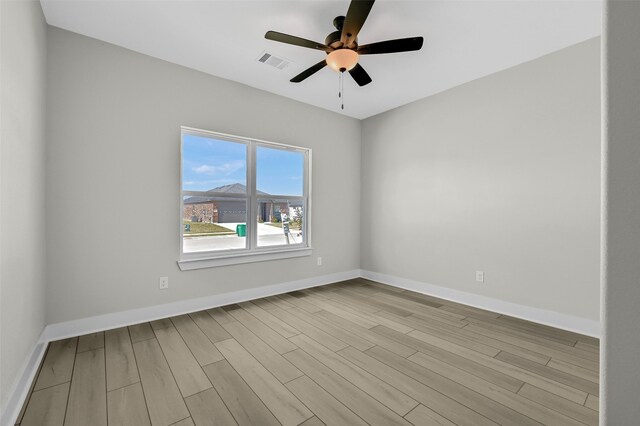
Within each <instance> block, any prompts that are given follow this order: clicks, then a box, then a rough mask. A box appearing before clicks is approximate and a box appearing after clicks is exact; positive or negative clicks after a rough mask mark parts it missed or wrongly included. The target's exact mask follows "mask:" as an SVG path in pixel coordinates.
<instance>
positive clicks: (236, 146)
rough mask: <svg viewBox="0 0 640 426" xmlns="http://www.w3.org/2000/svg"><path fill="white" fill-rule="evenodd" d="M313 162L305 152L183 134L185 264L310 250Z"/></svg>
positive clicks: (191, 131)
mask: <svg viewBox="0 0 640 426" xmlns="http://www.w3.org/2000/svg"><path fill="white" fill-rule="evenodd" d="M309 157H310V150H308V149H306V148H298V147H292V146H286V145H281V144H274V143H269V142H264V141H256V140H251V139H246V138H241V137H236V136H228V135H221V134H218V133H214V132H207V131H201V130H195V129H188V128H183V129H182V161H181V165H182V172H181V178H182V197H181V239H180V241H181V251H180V258H181V259H182V260H190V259H207V258H211V259H215V258H217V257H221V256H222V257H228V256H235V255H243V256H245V255H251V253H257V254H258V253H264V252H273V251H274V250H276V251H286V250H295V249H304V248H308V247H309V238H308V229H309V224H308V222H309V221H308V218H307V217H305V215H304V213H305V212H307V211H308V205H309V199H308V197H309ZM246 182H248V185H245V183H246ZM216 185H218V186H216ZM263 188H264V189H266V190H268V191H270V192H267V191H265V190H263ZM247 212H255V214H253V215H251V214H247ZM187 225H189V226H187ZM285 231H288V232H285Z"/></svg>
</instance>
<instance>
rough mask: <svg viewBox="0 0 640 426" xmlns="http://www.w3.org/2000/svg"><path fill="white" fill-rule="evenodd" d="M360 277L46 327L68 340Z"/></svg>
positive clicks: (50, 336) (326, 278)
mask: <svg viewBox="0 0 640 426" xmlns="http://www.w3.org/2000/svg"><path fill="white" fill-rule="evenodd" d="M359 276H360V270H359V269H354V270H351V271H345V272H338V273H335V274H329V275H321V276H318V277H312V278H305V279H303V280H297V281H289V282H285V283H279V284H272V285H267V286H264V287H256V288H249V289H246V290H238V291H232V292H229V293H223V294H216V295H213V296H206V297H200V298H197V299H189V300H181V301H179V302H173V303H167V304H163V305H156V306H148V307H145V308H138V309H132V310H129V311H122V312H115V313H112V314H105V315H98V316H95V317H88V318H81V319H78V320H72V321H65V322H59V323H56V324H50V325H48V326H47V327H46V328H45V331H44V338H45V340H46V341H52V340H59V339H65V338H67V337H73V336H80V335H82V334H87V333H96V332H98V331H103V330H109V329H113V328H118V327H124V326H126V325H131V324H138V323H141V322H147V321H153V320H157V319H161V318H167V317H172V316H176V315H182V314H188V313H191V312H197V311H202V310H204V309H209V308H215V307H218V306H225V305H230V304H232V303H239V302H244V301H247V300H253V299H259V298H261V297H267V296H273V295H276V294H282V293H287V292H290V291H295V290H302V289H305V288H311V287H317V286H320V285H325V284H330V283H334V282H338V281H344V280H350V279H353V278H358V277H359Z"/></svg>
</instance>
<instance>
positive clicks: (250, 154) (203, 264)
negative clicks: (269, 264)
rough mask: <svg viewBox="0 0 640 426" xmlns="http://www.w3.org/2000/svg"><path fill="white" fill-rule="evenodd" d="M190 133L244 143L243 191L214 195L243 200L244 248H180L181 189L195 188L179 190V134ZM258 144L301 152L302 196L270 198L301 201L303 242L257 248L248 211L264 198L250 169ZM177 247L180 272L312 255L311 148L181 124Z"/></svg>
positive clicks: (255, 234) (254, 218)
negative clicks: (258, 192) (245, 146)
mask: <svg viewBox="0 0 640 426" xmlns="http://www.w3.org/2000/svg"><path fill="white" fill-rule="evenodd" d="M185 133H187V134H193V135H199V136H204V137H214V138H219V139H221V140H228V141H230V142H240V143H243V144H246V145H247V179H246V181H247V185H246V187H247V194H246V195H242V194H227V195H225V194H216V195H215V197H220V198H235V199H246V200H247V221H246V224H247V237H248V238H247V247H246V248H245V249H233V250H216V251H206V252H194V253H184V251H183V238H184V237H183V233H184V225H183V222H182V221H183V219H182V216H183V207H184V206H183V198H184V197H183V195H184V193H185V192H197V191H183V190H182V148H183V143H182V136H183V134H185ZM258 146H265V147H273V148H279V149H285V150H289V151H295V152H302V153H304V182H303V195H302V196H289V195H274V194H270V197H269V198H271V199H289V200H290V199H298V200H302V201H303V211H304V221H303V228H304V229H303V230H302V232H303V235H305V238H304V242H303V243H299V244H295V245H288V244H287V245H279V246H265V247H258V235H257V228H256V226H257V220H256V217H255V214H253V213H252V212H257V211H258V199H261V198H264V197H261V196H259V195H258V194H257V191H256V176H255V173H254V171H255V170H256V155H255V154H256V148H257V147H258ZM179 223H180V225H179V226H180V227H179V229H180V233H179V239H180V242H179V243H180V250H179V260H178V262H177V263H178V267H179V268H180V270H182V271H186V270H193V269H201V268H213V267H217V266H227V265H235V264H241V263H251V262H263V261H269V260H276V259H286V258H294V257H302V256H310V255H311V254H312V250H313V249H312V246H311V149H310V148H304V147H298V146H293V145H286V144H282V143H276V142H270V141H265V140H260V139H254V138H245V137H241V136H235V135H228V134H225V133H219V132H213V131H209V130H202V129H196V128H192V127H185V126H182V127H181V128H180V212H179Z"/></svg>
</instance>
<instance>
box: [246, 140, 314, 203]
mask: <svg viewBox="0 0 640 426" xmlns="http://www.w3.org/2000/svg"><path fill="white" fill-rule="evenodd" d="M256 168H257V169H258V170H257V172H256V173H257V175H256V178H257V181H256V186H257V187H258V191H262V192H266V193H267V194H277V195H295V196H302V195H303V193H302V188H303V185H304V180H303V173H304V154H303V153H301V152H295V151H285V150H282V149H273V148H266V147H262V146H259V147H257V148H256Z"/></svg>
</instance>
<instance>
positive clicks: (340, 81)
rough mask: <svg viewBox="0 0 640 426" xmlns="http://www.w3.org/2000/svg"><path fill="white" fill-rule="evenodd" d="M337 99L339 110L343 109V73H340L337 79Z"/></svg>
mask: <svg viewBox="0 0 640 426" xmlns="http://www.w3.org/2000/svg"><path fill="white" fill-rule="evenodd" d="M338 79H339V80H338V87H339V89H338V98H340V100H341V102H340V108H341V109H344V71H341V72H340V76H339V77H338Z"/></svg>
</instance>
